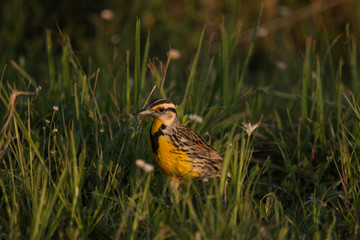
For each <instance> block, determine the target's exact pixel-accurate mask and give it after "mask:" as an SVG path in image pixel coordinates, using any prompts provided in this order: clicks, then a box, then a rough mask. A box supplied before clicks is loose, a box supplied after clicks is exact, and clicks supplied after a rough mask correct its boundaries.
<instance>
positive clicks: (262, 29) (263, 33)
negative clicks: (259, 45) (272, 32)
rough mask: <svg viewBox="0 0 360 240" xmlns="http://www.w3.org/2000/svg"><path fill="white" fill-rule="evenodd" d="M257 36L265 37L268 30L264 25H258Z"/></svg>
mask: <svg viewBox="0 0 360 240" xmlns="http://www.w3.org/2000/svg"><path fill="white" fill-rule="evenodd" d="M257 35H258V37H266V36H267V35H269V31H268V30H267V29H266V28H265V27H259V28H258V30H257Z"/></svg>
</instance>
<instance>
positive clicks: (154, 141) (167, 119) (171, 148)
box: [135, 99, 230, 204]
mask: <svg viewBox="0 0 360 240" xmlns="http://www.w3.org/2000/svg"><path fill="white" fill-rule="evenodd" d="M136 115H150V116H152V118H153V123H152V126H151V128H150V136H149V141H148V143H149V148H150V151H151V154H152V156H153V158H154V159H155V161H156V163H157V164H158V165H159V167H160V168H161V169H162V170H163V172H164V173H165V174H166V176H167V177H168V178H169V180H170V187H171V189H172V190H173V191H174V190H176V189H177V188H178V186H179V184H180V183H182V182H184V181H185V180H186V179H189V178H192V179H203V180H205V179H208V178H213V177H220V175H221V168H222V163H223V158H222V157H221V156H220V155H219V154H218V153H217V152H216V151H215V149H214V148H212V147H211V146H210V145H209V144H208V143H207V142H206V141H205V140H204V139H203V138H202V137H201V136H200V135H198V134H197V133H195V132H194V131H193V130H191V129H190V128H188V127H186V126H184V125H182V124H181V123H180V121H179V120H178V118H177V113H176V106H175V105H174V104H173V103H172V102H171V101H170V100H168V99H157V100H154V101H152V102H151V103H149V104H148V105H147V106H146V107H145V108H144V109H142V110H140V111H138V112H137V113H135V116H136ZM227 175H228V176H227V177H228V178H230V173H228V174H227ZM227 182H228V179H227V180H226V182H225V187H224V204H226V203H227V197H226V186H227Z"/></svg>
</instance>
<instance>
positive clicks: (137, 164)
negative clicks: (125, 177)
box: [135, 159, 145, 168]
mask: <svg viewBox="0 0 360 240" xmlns="http://www.w3.org/2000/svg"><path fill="white" fill-rule="evenodd" d="M135 164H136V166H138V167H139V168H143V167H144V165H145V161H144V160H142V159H138V160H136V161H135Z"/></svg>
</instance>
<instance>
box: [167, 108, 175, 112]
mask: <svg viewBox="0 0 360 240" xmlns="http://www.w3.org/2000/svg"><path fill="white" fill-rule="evenodd" d="M165 111H170V112H174V113H176V109H175V108H167V109H165Z"/></svg>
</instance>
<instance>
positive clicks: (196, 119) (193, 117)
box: [189, 114, 204, 123]
mask: <svg viewBox="0 0 360 240" xmlns="http://www.w3.org/2000/svg"><path fill="white" fill-rule="evenodd" d="M189 119H190V120H191V121H194V122H197V123H202V122H203V121H204V119H203V118H202V117H200V116H199V115H196V114H190V115H189Z"/></svg>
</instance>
